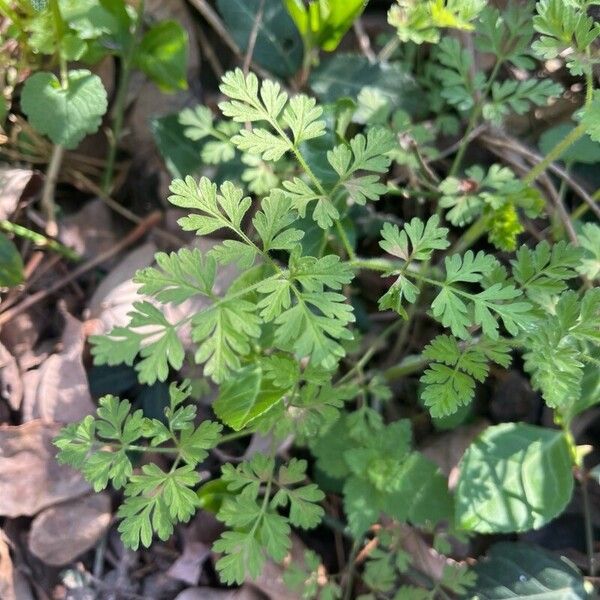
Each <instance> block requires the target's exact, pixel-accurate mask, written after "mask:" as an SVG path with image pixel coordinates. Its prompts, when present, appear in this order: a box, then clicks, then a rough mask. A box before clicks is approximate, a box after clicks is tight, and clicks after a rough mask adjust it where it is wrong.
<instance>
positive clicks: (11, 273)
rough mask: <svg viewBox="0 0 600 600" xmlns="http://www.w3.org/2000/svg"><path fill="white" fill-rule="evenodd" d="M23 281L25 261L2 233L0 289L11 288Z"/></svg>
mask: <svg viewBox="0 0 600 600" xmlns="http://www.w3.org/2000/svg"><path fill="white" fill-rule="evenodd" d="M22 281H23V260H22V259H21V255H20V254H19V251H18V250H17V247H16V246H15V245H14V244H13V243H12V242H11V241H10V240H9V239H8V238H7V237H6V236H5V235H3V234H1V233H0V287H11V286H13V285H18V284H19V283H21V282H22Z"/></svg>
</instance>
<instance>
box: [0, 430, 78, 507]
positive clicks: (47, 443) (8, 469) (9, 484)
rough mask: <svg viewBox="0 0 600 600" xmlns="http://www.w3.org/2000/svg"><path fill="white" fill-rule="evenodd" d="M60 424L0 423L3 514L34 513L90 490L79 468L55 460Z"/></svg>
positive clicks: (0, 497) (0, 477)
mask: <svg viewBox="0 0 600 600" xmlns="http://www.w3.org/2000/svg"><path fill="white" fill-rule="evenodd" d="M60 427H61V426H60V425H59V424H56V423H43V422H42V421H30V422H29V423H25V424H24V425H18V426H8V425H5V426H1V427H0V515H2V516H6V517H11V518H13V517H20V516H32V515H35V514H36V513H37V512H39V511H40V510H42V509H43V508H46V507H48V506H51V505H53V504H56V503H57V502H63V501H66V500H71V499H72V498H76V497H78V496H81V495H83V494H85V493H86V492H88V491H89V490H90V485H89V484H88V483H87V482H86V481H85V480H84V479H83V477H82V476H81V475H80V474H79V473H78V472H77V471H74V470H73V469H71V468H70V467H67V466H65V465H59V464H58V463H57V462H56V458H55V455H56V448H55V447H54V446H53V445H52V440H53V439H54V437H55V436H56V434H57V433H58V431H59V429H60Z"/></svg>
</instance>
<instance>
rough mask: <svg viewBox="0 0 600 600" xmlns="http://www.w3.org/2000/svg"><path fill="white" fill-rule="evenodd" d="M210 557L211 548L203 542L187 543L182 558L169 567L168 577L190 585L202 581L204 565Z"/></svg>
mask: <svg viewBox="0 0 600 600" xmlns="http://www.w3.org/2000/svg"><path fill="white" fill-rule="evenodd" d="M209 556H210V547H209V546H207V545H206V544H203V543H202V542H196V541H187V540H186V541H185V543H184V546H183V552H182V553H181V556H180V557H179V558H178V559H177V560H176V561H175V562H174V563H173V564H172V565H171V566H170V567H169V570H168V571H167V575H168V576H169V577H172V578H173V579H178V580H179V581H183V582H185V583H187V584H189V585H196V584H197V583H198V581H199V580H200V574H201V573H202V565H204V563H205V561H206V559H207V558H208V557H209Z"/></svg>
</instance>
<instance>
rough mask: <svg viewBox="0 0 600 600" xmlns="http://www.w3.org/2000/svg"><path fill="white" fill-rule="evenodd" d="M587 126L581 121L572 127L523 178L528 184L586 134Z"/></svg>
mask: <svg viewBox="0 0 600 600" xmlns="http://www.w3.org/2000/svg"><path fill="white" fill-rule="evenodd" d="M585 131H586V128H585V126H584V125H583V124H582V123H580V124H579V125H577V127H575V129H572V130H571V132H570V133H569V134H568V135H567V136H565V137H564V138H563V139H562V140H561V141H560V142H558V144H556V146H554V148H552V150H550V152H548V154H546V156H545V157H544V159H543V160H541V161H540V162H539V163H537V164H536V165H535V166H534V167H533V168H532V169H531V170H530V171H529V172H528V173H527V174H526V175H525V176H524V177H523V179H522V181H523V183H524V184H526V185H531V184H532V183H533V182H534V181H535V180H536V179H537V178H538V177H539V176H540V175H541V174H542V173H543V172H544V171H545V170H546V169H547V168H548V167H549V166H550V164H551V163H553V162H554V161H555V160H557V159H559V158H560V157H561V156H562V155H563V154H564V153H565V151H566V150H567V149H568V148H570V147H571V146H572V145H573V144H574V143H575V142H576V141H577V140H578V139H579V138H580V137H582V136H583V135H584V134H585Z"/></svg>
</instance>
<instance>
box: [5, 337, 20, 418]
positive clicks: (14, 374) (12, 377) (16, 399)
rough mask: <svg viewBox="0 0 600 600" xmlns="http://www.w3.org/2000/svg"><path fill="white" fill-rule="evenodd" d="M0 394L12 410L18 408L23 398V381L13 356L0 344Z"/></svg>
mask: <svg viewBox="0 0 600 600" xmlns="http://www.w3.org/2000/svg"><path fill="white" fill-rule="evenodd" d="M0 395H1V396H2V398H4V399H5V400H6V401H7V402H8V405H9V406H10V407H11V408H12V410H19V408H20V406H21V400H22V399H23V381H22V379H21V372H20V370H19V366H18V365H17V361H16V360H15V357H14V356H13V355H12V354H11V353H10V352H9V351H8V350H7V349H6V348H5V347H4V346H3V345H2V344H0Z"/></svg>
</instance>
